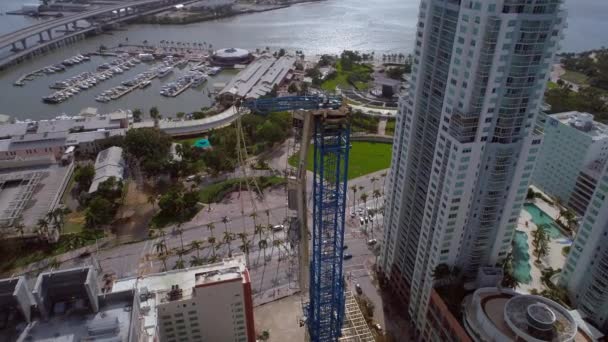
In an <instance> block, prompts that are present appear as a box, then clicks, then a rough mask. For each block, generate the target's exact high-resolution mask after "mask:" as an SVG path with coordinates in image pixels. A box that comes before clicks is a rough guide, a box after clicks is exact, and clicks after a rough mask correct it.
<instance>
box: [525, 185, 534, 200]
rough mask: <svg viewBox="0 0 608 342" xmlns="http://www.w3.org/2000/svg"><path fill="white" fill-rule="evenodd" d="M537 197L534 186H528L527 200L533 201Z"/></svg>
mask: <svg viewBox="0 0 608 342" xmlns="http://www.w3.org/2000/svg"><path fill="white" fill-rule="evenodd" d="M535 197H536V192H534V190H533V189H532V188H528V193H526V200H528V201H532V200H534V198H535Z"/></svg>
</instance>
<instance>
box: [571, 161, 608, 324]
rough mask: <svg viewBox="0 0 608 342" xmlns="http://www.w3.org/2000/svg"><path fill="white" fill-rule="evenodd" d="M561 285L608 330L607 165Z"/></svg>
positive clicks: (585, 312)
mask: <svg viewBox="0 0 608 342" xmlns="http://www.w3.org/2000/svg"><path fill="white" fill-rule="evenodd" d="M560 284H561V285H562V286H564V287H566V288H567V289H568V292H569V294H570V299H571V300H572V301H573V302H574V303H575V305H576V306H577V308H578V309H579V310H580V311H582V312H583V313H584V314H586V315H587V316H588V317H589V318H590V319H591V320H592V321H593V322H594V323H595V324H596V325H597V326H598V327H599V328H600V329H601V330H603V331H608V165H606V166H604V169H603V170H602V172H601V175H600V177H599V178H598V183H597V186H596V188H595V191H594V193H593V196H592V198H591V202H590V203H589V205H588V206H587V210H586V212H585V216H584V218H583V220H582V221H581V226H580V227H579V230H578V233H577V234H576V239H575V240H574V243H573V244H572V246H571V247H570V253H569V254H568V258H567V259H566V264H565V266H564V269H563V271H562V273H561V278H560Z"/></svg>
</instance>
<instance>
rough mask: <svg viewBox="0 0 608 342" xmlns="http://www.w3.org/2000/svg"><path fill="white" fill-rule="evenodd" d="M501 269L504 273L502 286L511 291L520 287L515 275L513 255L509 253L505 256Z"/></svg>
mask: <svg viewBox="0 0 608 342" xmlns="http://www.w3.org/2000/svg"><path fill="white" fill-rule="evenodd" d="M501 268H502V273H503V277H502V282H501V285H502V286H503V287H507V288H510V289H515V288H516V287H518V286H519V280H517V278H515V276H514V275H513V254H511V253H508V254H507V255H506V256H505V258H504V259H503V260H502V264H501Z"/></svg>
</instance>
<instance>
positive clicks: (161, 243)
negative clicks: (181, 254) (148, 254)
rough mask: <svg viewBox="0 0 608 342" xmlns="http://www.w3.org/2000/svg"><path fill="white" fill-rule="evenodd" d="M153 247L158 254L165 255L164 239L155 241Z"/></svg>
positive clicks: (165, 245)
mask: <svg viewBox="0 0 608 342" xmlns="http://www.w3.org/2000/svg"><path fill="white" fill-rule="evenodd" d="M154 248H155V249H156V253H158V255H165V254H166V253H167V243H166V242H165V239H162V240H160V241H158V242H157V243H155V244H154Z"/></svg>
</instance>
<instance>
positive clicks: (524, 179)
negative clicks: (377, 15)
mask: <svg viewBox="0 0 608 342" xmlns="http://www.w3.org/2000/svg"><path fill="white" fill-rule="evenodd" d="M561 3H562V1H560V0H487V1H470V0H422V1H421V4H420V13H419V22H418V30H417V33H416V35H417V36H416V47H415V51H414V64H413V68H412V77H411V88H410V90H409V93H408V94H406V95H404V96H402V98H401V99H400V104H399V114H398V117H397V122H396V132H395V138H394V142H393V152H392V153H393V155H392V166H391V173H390V174H391V175H390V178H389V184H388V186H387V189H388V190H387V194H388V195H387V200H386V219H385V232H384V241H385V243H383V246H382V253H381V258H380V262H379V266H380V268H381V269H382V271H383V273H384V275H385V276H386V277H387V280H388V281H389V283H390V284H391V285H392V286H393V288H394V289H395V292H396V293H397V294H398V295H399V297H400V298H401V299H403V300H404V301H405V302H406V303H408V312H409V314H410V316H411V317H412V320H413V322H415V325H416V327H417V332H418V333H419V334H420V335H419V336H421V337H422V338H423V339H427V340H435V339H437V338H439V337H437V336H436V333H435V330H436V329H432V328H430V327H428V326H426V317H427V308H428V303H429V297H430V294H431V290H432V287H433V279H432V272H433V269H434V268H435V267H436V266H437V265H438V264H440V263H445V264H448V265H450V266H458V267H460V269H462V270H463V271H464V274H465V276H466V278H467V279H469V280H472V279H475V277H476V275H477V272H478V270H479V268H480V267H481V266H488V265H489V266H494V265H496V264H497V263H499V262H501V261H502V259H503V258H504V257H505V256H506V255H507V253H508V252H509V251H510V249H511V240H512V238H513V235H514V232H515V225H516V224H517V218H518V216H519V212H520V210H521V207H522V204H523V201H524V200H525V196H526V192H527V188H528V186H529V183H530V180H531V176H532V172H533V169H534V164H535V159H536V155H537V154H538V152H539V149H540V144H541V142H542V133H541V132H540V130H537V127H535V123H536V118H537V115H538V114H539V109H540V106H541V104H542V98H543V93H544V91H545V87H546V83H547V80H548V78H549V72H550V67H551V65H552V61H553V59H554V57H555V53H556V52H557V50H558V45H559V41H560V39H561V38H562V33H561V31H562V29H563V27H564V25H565V13H564V12H563V11H562V10H561Z"/></svg>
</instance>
